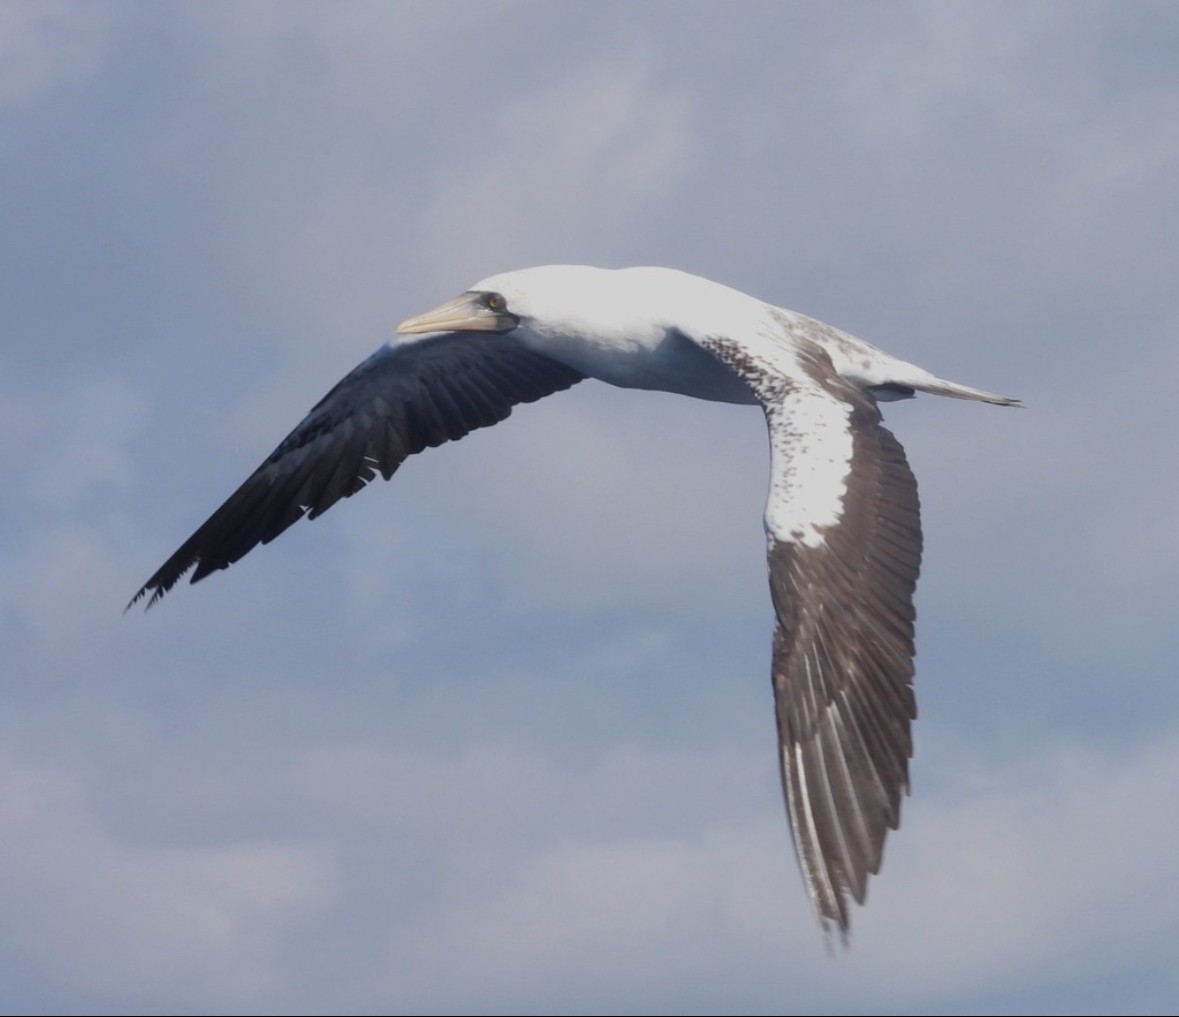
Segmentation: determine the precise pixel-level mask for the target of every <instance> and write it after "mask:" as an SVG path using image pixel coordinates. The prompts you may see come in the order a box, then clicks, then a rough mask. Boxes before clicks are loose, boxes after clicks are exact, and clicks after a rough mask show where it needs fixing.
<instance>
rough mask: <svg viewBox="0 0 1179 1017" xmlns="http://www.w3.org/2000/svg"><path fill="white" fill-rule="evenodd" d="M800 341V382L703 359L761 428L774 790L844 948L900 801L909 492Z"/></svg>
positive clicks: (908, 660)
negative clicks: (766, 459)
mask: <svg viewBox="0 0 1179 1017" xmlns="http://www.w3.org/2000/svg"><path fill="white" fill-rule="evenodd" d="M795 340H796V341H797V344H798V347H799V350H798V353H797V359H796V360H795V366H796V367H801V370H791V371H790V372H789V377H787V376H784V374H783V373H782V370H781V365H780V364H775V363H774V362H773V361H774V358H773V357H769V358H762V357H758V356H755V355H751V354H750V352H749V350H748V348H747V347H745V346H741V347H738V346H737V345H736V344H732V346H731V347H730V348H729V349H727V350H726V348H725V344H724V341H723V340H722V341H719V345H717V343H715V342H714V344H713V346H712V347H710V348H712V349H713V352H714V353H715V354H716V355H718V356H719V357H720V358H721V359H722V360H723V361H724V362H726V363H727V364H728V365H729V366H730V368H731V369H733V370H734V371H736V372H737V373H738V374H739V375H741V377H742V378H744V380H745V381H746V382H747V383H748V384H749V385H750V387H751V388H752V389H753V390H754V392H755V393H756V394H757V395H758V397H759V399H760V400H761V402H762V405H763V407H764V409H765V413H766V419H767V423H768V426H769V435H770V473H771V479H770V494H769V499H768V501H767V504H766V516H765V525H766V537H767V543H768V560H769V574H770V590H771V594H772V598H773V603H774V610H775V613H776V615H777V625H776V627H775V631H774V645H773V686H774V702H775V706H776V710H777V722H778V741H779V749H780V758H781V768H782V784H783V788H784V790H785V795H786V807H787V812H788V813H789V818H790V825H791V831H792V833H793V836H794V844H795V849H796V851H797V854H798V860H799V865H800V867H801V868H802V872H803V877H804V879H805V881H806V885H807V889H808V892H809V894H810V896H811V899H812V901H813V903H814V905H815V908H816V910H817V912H818V914H819V917H820V921H821V924H822V925H823V928H824V931H826V932H830V931H832V930H835V931H838V932H839V934H840V935H841V936H844V937H846V933H847V930H848V925H849V916H848V903H847V897H848V895H849V894H850V896H851V897H853V898H854V899H855V900H856V901H857V902H859V903H863V901H864V897H865V893H866V889H867V881H868V876H869V875H870V874H874V873H876V872H877V871H879V868H880V862H881V856H882V853H883V849H884V839H885V835H886V834H887V832H888V831H889V830H890V829H893V830H895V829H896V828H897V826H898V825H899V823H900V803H901V797H902V794H903V793H907V792H908V788H909V764H908V761H909V758H910V756H911V755H912V750H913V745H912V737H911V725H912V721H913V719H914V718H915V717H916V702H915V699H914V695H913V673H914V669H913V656H914V652H915V651H914V646H913V622H914V619H915V617H916V612H915V611H914V608H913V592H914V589H915V588H916V584H917V573H918V570H919V567H920V563H921V525H920V514H919V506H918V500H917V484H916V481H915V479H914V477H913V473H912V471H911V470H910V469H909V465H908V463H907V462H906V460H905V454H904V450H903V449H902V448H901V446H900V443H899V442H898V441H897V440H896V439H895V438H894V437H893V436H892V434H891V433H890V432H889V431H888V430H887V429H885V428H884V427H883V425H882V424H881V417H880V411H879V409H878V408H877V406H876V402H875V400H874V399H873V398H872V397H871V396H870V395H869V394H868V393H866V392H865V391H864V390H863V389H862V388H860V387H859V386H858V385H855V384H854V383H852V382H849V381H846V380H845V379H843V378H841V377H840V376H839V375H838V374H837V373H836V372H835V370H834V368H833V367H832V365H831V361H830V359H829V357H828V356H827V354H826V353H825V352H823V351H822V350H821V349H820V348H819V347H818V346H817V345H814V344H810V343H808V342H807V341H806V340H805V339H804V338H799V337H795ZM705 345H708V344H707V343H706V344H705ZM779 355H780V351H779Z"/></svg>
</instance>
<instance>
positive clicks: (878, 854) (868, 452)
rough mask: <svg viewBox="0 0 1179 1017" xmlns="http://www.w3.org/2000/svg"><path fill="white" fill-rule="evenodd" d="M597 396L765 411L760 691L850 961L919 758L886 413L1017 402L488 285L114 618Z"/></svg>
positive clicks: (613, 299) (593, 294)
mask: <svg viewBox="0 0 1179 1017" xmlns="http://www.w3.org/2000/svg"><path fill="white" fill-rule="evenodd" d="M587 378H596V379H599V380H601V381H604V382H607V383H609V384H611V385H615V386H619V387H622V388H634V389H647V390H660V391H666V392H673V393H679V394H682V395H686V396H692V397H695V398H698V399H706V400H713V401H719V402H725V403H736V404H747V405H760V406H761V408H762V410H763V412H764V415H765V419H766V424H767V430H768V434H769V446H770V469H769V474H770V479H769V492H768V496H767V499H766V507H765V514H764V517H763V523H764V528H765V535H766V545H767V563H768V572H769V585H770V599H771V601H772V605H773V611H774V616H775V623H774V628H773V636H772V649H771V668H770V670H771V681H772V687H773V699H774V708H775V718H776V726H777V736H778V762H779V769H780V773H781V780H782V787H783V791H784V797H785V805H786V812H787V815H788V818H789V826H790V830H791V835H792V839H793V842H794V847H795V854H796V856H797V860H798V864H799V867H800V869H801V872H802V877H803V881H804V884H805V887H806V890H807V893H808V895H809V898H810V900H811V903H812V905H813V908H814V911H815V914H816V916H817V918H818V921H819V925H820V928H821V930H822V932H823V934H824V938H825V939H827V940H828V942H830V940H831V937H832V936H837V937H839V938H840V939H841V940H842V942H843V943H844V945H847V942H848V934H849V929H850V917H851V901H855V902H856V903H857V904H863V903H864V901H865V897H866V893H867V887H868V880H869V877H870V876H873V875H875V874H876V873H878V872H879V870H880V866H881V862H882V858H883V851H884V842H885V838H886V836H887V834H888V832H889V831H890V830H895V829H897V828H898V827H899V825H900V809H901V800H902V797H903V796H904V795H907V794H908V793H909V761H910V759H911V757H912V754H913V741H912V725H913V721H914V720H915V719H916V700H915V695H914V688H913V681H914V670H915V669H914V655H915V647H914V622H915V619H916V612H915V609H914V606H913V595H914V591H915V589H916V583H917V576H918V571H919V568H920V564H921V553H922V536H921V523H920V508H919V504H918V497H917V485H916V481H915V479H914V476H913V472H912V470H911V469H910V467H909V464H908V462H907V460H906V457H905V453H904V450H903V449H902V447H901V445H900V443H899V442H898V441H897V439H896V438H895V437H894V436H893V435H892V433H891V432H890V431H889V430H888V429H887V428H885V427H884V425H883V422H882V419H883V418H882V415H881V411H880V405H879V404H880V403H882V402H890V401H894V400H898V399H907V398H911V397H913V396H914V395H915V394H916V393H917V392H923V393H931V394H934V395H941V396H950V397H953V398H957V399H965V400H976V401H980V402H984V403H991V404H995V405H999V406H1015V405H1019V400H1018V399H1012V398H1008V397H1006V396H1001V395H996V394H994V393H991V392H986V391H983V390H981V389H976V388H970V387H968V386H966V385H960V384H957V383H955V382H951V381H947V380H945V379H943V378H939V377H936V376H935V375H932V374H930V373H929V372H927V371H925V370H923V369H922V368H920V367H917V366H915V365H913V364H910V363H907V362H906V361H903V360H900V359H898V358H896V357H893V356H890V355H889V354H887V353H885V352H884V351H882V350H880V349H878V348H876V347H875V346H872V345H870V344H868V343H867V342H864V341H863V340H861V339H858V338H856V337H855V336H853V335H851V334H849V333H847V332H843V331H840V330H839V329H837V328H834V327H833V326H831V325H827V324H825V323H823V322H821V321H819V320H817V319H814V318H810V317H807V316H806V315H803V314H800V313H798V312H795V311H791V310H787V309H785V308H783V307H778V306H775V305H773V304H770V303H767V302H765V301H763V300H759V299H757V298H755V297H752V296H749V295H747V294H745V293H743V292H740V291H739V290H736V289H733V288H730V287H728V286H725V285H723V284H721V283H717V282H713V281H711V280H708V279H705V278H702V277H700V276H696V275H692V274H689V273H687V272H683V271H679V270H677V269H670V268H656V267H635V268H621V269H607V268H595V267H590V266H584V265H547V266H541V267H536V268H527V269H522V270H517V271H511V272H505V273H501V274H498V275H493V276H490V277H488V278H486V279H483V280H482V281H480V282H478V283H476V284H475V285H474V286H472V287H471V288H470V289H468V290H465V291H464V292H462V293H461V294H459V295H458V296H457V297H455V298H453V299H450V300H447V301H445V302H443V303H442V304H440V305H439V306H437V307H435V308H434V309H433V310H430V311H427V312H426V313H424V314H419V315H416V316H414V317H411V318H408V319H406V320H405V321H403V322H402V323H401V324H400V325H399V326H398V328H397V330H396V334H395V335H394V337H393V338H392V339H391V340H390V341H389V342H387V343H386V344H384V345H383V346H381V347H380V348H379V349H378V350H377V351H376V352H375V353H374V354H373V355H372V356H370V357H369V358H368V359H366V360H364V361H363V362H362V363H361V364H360V365H359V366H357V367H356V368H355V369H354V370H353V371H351V372H350V373H349V374H347V375H346V376H345V377H344V378H343V379H342V380H341V381H340V382H339V383H338V384H337V385H336V386H335V387H334V388H332V389H331V390H330V391H329V392H328V393H327V395H326V396H324V397H323V399H321V400H320V401H319V403H317V404H316V405H315V406H314V407H313V408H312V409H311V411H310V412H309V413H308V414H307V415H306V416H305V417H304V418H303V420H302V422H300V423H299V425H298V426H297V427H296V428H295V429H294V430H293V431H291V433H290V434H289V435H288V436H287V437H286V438H284V439H283V440H282V442H280V443H279V445H278V447H277V448H276V449H275V450H274V451H273V452H272V453H271V454H270V456H268V457H267V458H266V460H265V461H264V462H263V463H262V464H261V465H260V466H259V467H258V469H257V470H255V471H254V473H252V474H251V475H250V476H249V477H248V478H247V479H246V481H245V482H244V483H243V484H242V485H241V486H240V487H239V488H238V489H237V490H236V491H235V492H234V493H233V494H232V495H230V496H229V498H228V499H227V500H226V501H225V503H224V504H223V505H221V507H220V508H218V509H217V510H216V511H215V512H214V513H213V514H212V515H211V516H210V517H209V518H208V520H207V521H206V522H205V523H204V524H203V525H201V526H200V527H199V528H198V529H197V530H196V532H195V533H193V535H192V536H191V537H189V538H188V540H186V541H185V542H184V543H183V544H182V545H181V546H180V548H179V549H178V550H177V551H176V553H175V554H173V555H172V556H171V557H170V558H169V559H168V560H167V561H166V562H165V563H164V564H163V565H162V566H161V567H160V568H159V569H158V570H157V571H156V573H155V574H154V575H153V576H152V577H151V578H150V579H149V580H148V581H147V582H146V583H145V584H144V585H143V586H142V587H141V588H140V590H139V591H138V592H137V593H136V594H135V596H134V597H133V598H132V599H131V601H130V603H128V605H127V607H128V608H130V607H131V606H132V605H133V604H135V603H136V602H138V601H139V600H141V599H142V598H145V597H146V598H147V604H146V606H147V607H150V606H151V605H152V604H154V603H156V602H157V601H158V600H159V599H160V598H161V597H162V596H163V595H164V594H165V593H167V592H168V591H169V590H170V589H171V588H172V587H173V586H174V585H175V584H176V583H177V582H178V581H179V580H180V579H181V577H182V576H184V575H185V574H186V573H187V572H188V571H189V570H190V569H191V570H192V575H191V582H194V583H195V582H197V581H198V580H201V579H204V578H205V577H206V576H208V575H209V574H211V573H213V572H216V571H218V570H220V569H224V568H227V567H228V566H229V565H231V564H233V563H234V562H236V561H238V560H239V559H240V558H242V557H243V556H244V555H245V554H247V553H248V552H249V551H250V550H252V549H253V548H254V547H255V546H257V545H258V544H266V543H269V542H270V541H272V540H274V538H275V537H277V536H278V535H279V534H280V533H282V532H283V531H284V530H286V529H287V527H289V526H291V525H292V524H293V523H295V522H296V521H298V520H299V519H301V518H303V517H304V516H306V517H307V518H308V519H315V518H316V517H317V516H320V515H322V514H323V513H324V512H326V511H327V510H328V509H329V508H331V506H333V505H334V504H335V503H336V502H337V501H339V500H340V499H341V498H348V497H351V496H352V495H354V494H356V493H357V492H359V491H360V490H362V489H363V488H364V487H365V486H366V485H367V484H368V483H369V482H370V481H372V480H373V479H374V478H375V477H376V476H377V474H378V473H379V474H380V475H381V476H382V477H383V478H384V479H385V480H388V479H389V478H390V477H391V476H392V475H393V473H394V472H395V471H396V470H397V468H398V467H399V466H400V465H401V463H402V462H403V461H404V460H405V459H406V458H407V457H408V456H410V455H413V454H415V453H418V452H421V451H423V450H424V449H426V448H428V447H433V446H438V445H441V444H443V443H444V442H447V441H454V440H456V439H459V438H462V437H463V436H465V435H466V434H468V433H469V432H471V431H474V430H476V429H477V428H481V427H488V426H490V425H492V424H495V423H498V422H499V421H502V420H504V419H505V418H506V417H507V416H508V415H509V414H510V413H511V411H512V408H513V407H514V406H515V405H517V404H519V403H528V402H533V401H535V400H537V399H540V398H542V397H544V396H548V395H551V394H553V393H555V392H559V391H562V390H564V389H568V388H570V387H571V386H573V385H575V384H577V383H578V382H580V381H582V380H584V379H587Z"/></svg>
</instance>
